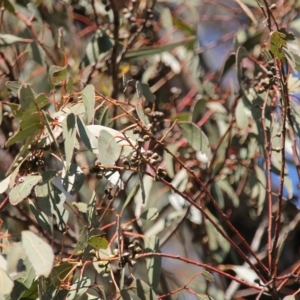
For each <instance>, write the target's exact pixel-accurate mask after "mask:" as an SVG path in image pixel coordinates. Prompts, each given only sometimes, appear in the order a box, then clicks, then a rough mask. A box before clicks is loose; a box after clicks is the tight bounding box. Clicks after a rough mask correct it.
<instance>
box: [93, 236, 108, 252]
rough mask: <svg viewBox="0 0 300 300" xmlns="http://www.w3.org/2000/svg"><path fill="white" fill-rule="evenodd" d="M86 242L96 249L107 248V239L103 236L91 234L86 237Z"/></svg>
mask: <svg viewBox="0 0 300 300" xmlns="http://www.w3.org/2000/svg"><path fill="white" fill-rule="evenodd" d="M88 244H89V245H90V246H92V247H93V248H96V249H107V247H108V240H107V239H106V237H103V236H91V237H90V238H89V239H88Z"/></svg>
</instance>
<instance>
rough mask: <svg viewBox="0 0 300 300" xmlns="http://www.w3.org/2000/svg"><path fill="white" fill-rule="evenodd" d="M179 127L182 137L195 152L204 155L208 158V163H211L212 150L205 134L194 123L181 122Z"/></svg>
mask: <svg viewBox="0 0 300 300" xmlns="http://www.w3.org/2000/svg"><path fill="white" fill-rule="evenodd" d="M178 125H179V127H180V129H181V132H182V135H183V136H184V137H185V138H186V139H187V141H188V143H189V144H190V145H191V146H192V148H193V149H194V150H195V151H200V152H201V153H203V154H204V155H205V156H206V159H207V162H210V160H211V149H210V146H209V141H208V138H207V136H206V135H205V133H204V132H203V131H202V130H201V129H200V128H199V127H197V125H196V124H194V123H192V122H179V123H178Z"/></svg>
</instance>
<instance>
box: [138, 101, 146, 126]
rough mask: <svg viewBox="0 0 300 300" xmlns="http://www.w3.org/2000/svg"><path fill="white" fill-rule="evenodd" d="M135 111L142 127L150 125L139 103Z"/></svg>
mask: <svg viewBox="0 0 300 300" xmlns="http://www.w3.org/2000/svg"><path fill="white" fill-rule="evenodd" d="M135 110H136V113H137V115H138V116H139V119H140V120H141V122H142V124H143V125H144V126H147V125H148V124H149V123H150V121H149V119H148V117H147V116H146V114H145V112H144V109H143V107H142V105H141V103H138V104H137V105H136V107H135Z"/></svg>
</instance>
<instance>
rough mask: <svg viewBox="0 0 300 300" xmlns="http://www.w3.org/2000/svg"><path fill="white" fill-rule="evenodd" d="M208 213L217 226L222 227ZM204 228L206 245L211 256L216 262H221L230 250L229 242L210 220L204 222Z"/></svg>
mask: <svg viewBox="0 0 300 300" xmlns="http://www.w3.org/2000/svg"><path fill="white" fill-rule="evenodd" d="M209 215H210V217H211V218H212V219H213V220H214V221H215V222H216V223H217V224H218V226H219V228H222V226H221V224H220V223H219V222H218V220H217V219H216V218H215V217H214V216H213V215H211V214H210V213H209ZM206 228H207V237H208V247H209V249H210V251H211V253H212V256H213V258H214V259H215V260H216V261H217V262H222V261H223V260H224V258H225V257H226V255H227V254H228V252H229V250H230V244H229V242H228V241H227V240H226V239H225V238H224V237H223V236H222V235H221V234H220V233H219V232H218V231H217V230H216V228H215V227H214V226H213V225H212V224H211V223H210V222H206Z"/></svg>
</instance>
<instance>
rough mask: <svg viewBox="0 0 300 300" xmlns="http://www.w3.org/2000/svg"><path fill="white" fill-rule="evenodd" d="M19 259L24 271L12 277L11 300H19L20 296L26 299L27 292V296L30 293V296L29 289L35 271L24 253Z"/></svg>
mask: <svg viewBox="0 0 300 300" xmlns="http://www.w3.org/2000/svg"><path fill="white" fill-rule="evenodd" d="M21 259H22V262H23V266H24V267H25V270H24V271H22V272H18V273H16V274H14V275H13V276H12V279H13V281H14V288H13V290H12V292H11V298H12V299H20V298H19V297H21V296H22V297H24V298H25V299H27V298H26V293H27V292H29V294H30V292H31V294H30V295H32V290H31V287H32V286H33V285H34V283H33V281H34V278H35V276H36V274H35V270H34V268H33V266H32V264H31V263H30V261H29V259H28V257H27V255H26V254H25V253H24V251H23V255H22V257H21Z"/></svg>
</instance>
